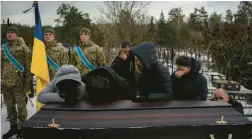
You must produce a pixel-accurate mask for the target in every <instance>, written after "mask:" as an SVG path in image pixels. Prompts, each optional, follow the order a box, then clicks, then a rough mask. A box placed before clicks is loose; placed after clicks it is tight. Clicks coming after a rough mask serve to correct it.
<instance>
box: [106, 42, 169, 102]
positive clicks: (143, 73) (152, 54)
mask: <svg viewBox="0 0 252 139" xmlns="http://www.w3.org/2000/svg"><path fill="white" fill-rule="evenodd" d="M127 57H128V58H129V62H130V68H129V69H128V68H119V67H118V66H120V63H117V64H114V65H112V66H111V67H112V68H113V69H114V70H115V71H116V72H117V73H124V74H126V75H125V76H132V77H128V79H131V80H128V82H129V84H130V85H131V88H132V92H133V93H136V94H135V96H138V98H139V99H151V100H153V99H167V100H169V99H172V89H171V86H172V85H171V79H170V75H169V72H168V69H166V68H165V67H164V66H163V65H162V64H161V63H159V62H158V59H157V56H156V50H155V47H154V45H153V44H152V43H150V42H144V43H141V44H139V45H137V46H134V47H133V48H132V49H131V50H130V55H128V56H127ZM139 96H140V97H139Z"/></svg>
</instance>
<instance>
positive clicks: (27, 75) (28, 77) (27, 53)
mask: <svg viewBox="0 0 252 139" xmlns="http://www.w3.org/2000/svg"><path fill="white" fill-rule="evenodd" d="M23 48H24V49H23V50H24V69H25V71H24V81H23V82H24V90H25V91H27V90H29V89H30V82H31V81H32V74H31V72H30V68H31V58H32V52H31V50H30V49H29V48H28V46H27V45H25V44H24V45H23Z"/></svg>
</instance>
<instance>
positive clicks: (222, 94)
mask: <svg viewBox="0 0 252 139" xmlns="http://www.w3.org/2000/svg"><path fill="white" fill-rule="evenodd" d="M214 99H215V100H216V101H226V102H228V101H229V96H228V92H227V90H225V89H223V88H219V89H216V90H215V91H214Z"/></svg>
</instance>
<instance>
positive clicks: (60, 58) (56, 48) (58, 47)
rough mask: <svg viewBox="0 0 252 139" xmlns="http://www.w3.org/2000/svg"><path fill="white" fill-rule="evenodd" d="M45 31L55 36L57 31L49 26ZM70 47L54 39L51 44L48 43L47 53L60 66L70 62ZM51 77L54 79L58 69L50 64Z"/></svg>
mask: <svg viewBox="0 0 252 139" xmlns="http://www.w3.org/2000/svg"><path fill="white" fill-rule="evenodd" d="M44 33H51V34H52V35H54V36H55V31H54V30H53V29H51V28H47V29H46V30H45V31H44ZM68 51H69V50H68V48H65V47H64V46H63V45H62V43H59V42H56V41H55V40H53V42H52V43H51V45H48V44H46V54H47V55H48V56H49V57H50V58H51V59H52V60H53V61H54V62H55V63H56V64H57V65H58V66H59V67H61V66H62V65H64V64H68V63H69V55H68ZM48 68H49V75H50V78H51V79H53V78H54V76H55V74H56V72H57V70H55V69H54V68H53V67H52V66H51V65H49V64H48Z"/></svg>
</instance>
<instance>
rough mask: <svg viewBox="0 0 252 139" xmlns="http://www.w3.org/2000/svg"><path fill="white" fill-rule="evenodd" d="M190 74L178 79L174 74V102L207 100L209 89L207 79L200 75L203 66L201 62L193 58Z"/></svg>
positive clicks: (172, 77)
mask: <svg viewBox="0 0 252 139" xmlns="http://www.w3.org/2000/svg"><path fill="white" fill-rule="evenodd" d="M191 60H192V66H191V71H190V73H188V74H186V75H184V76H182V77H181V78H180V79H178V78H177V77H176V76H175V72H174V73H173V74H172V76H171V79H172V91H173V99H174V100H202V101H205V100H206V99H207V94H208V88H207V80H206V78H205V77H204V76H203V75H201V74H200V73H199V71H200V69H201V66H200V63H199V61H196V60H195V59H194V58H191Z"/></svg>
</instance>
